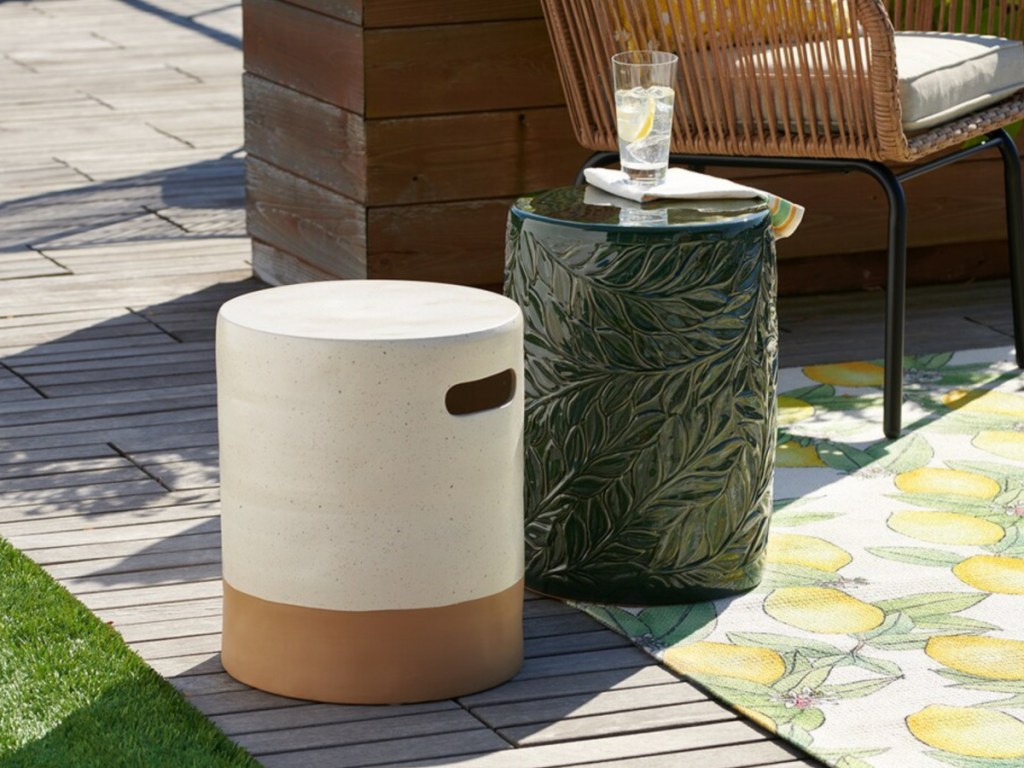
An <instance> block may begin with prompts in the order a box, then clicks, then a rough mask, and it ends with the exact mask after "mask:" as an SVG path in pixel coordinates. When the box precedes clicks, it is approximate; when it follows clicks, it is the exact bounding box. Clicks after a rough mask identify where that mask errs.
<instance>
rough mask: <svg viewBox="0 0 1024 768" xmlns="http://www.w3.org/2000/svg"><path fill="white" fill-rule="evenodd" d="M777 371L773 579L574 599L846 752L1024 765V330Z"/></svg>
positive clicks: (701, 678) (714, 690)
mask: <svg viewBox="0 0 1024 768" xmlns="http://www.w3.org/2000/svg"><path fill="white" fill-rule="evenodd" d="M906 365H907V373H906V381H907V384H906V392H905V396H906V403H905V405H904V411H903V414H904V416H903V421H904V424H905V428H904V433H903V436H902V437H901V438H900V439H898V440H895V441H890V440H886V439H884V438H883V436H882V430H881V420H882V392H881V384H882V369H881V367H880V366H879V365H877V364H873V363H854V364H844V365H820V366H810V367H807V368H803V369H799V370H797V369H794V370H785V371H782V372H781V373H780V376H779V392H780V395H779V401H778V402H779V429H778V450H777V469H776V474H775V486H774V489H775V506H774V515H773V518H772V523H771V534H770V538H769V545H768V549H767V555H766V557H767V565H766V569H765V576H764V579H763V581H762V583H761V585H760V586H759V587H757V588H756V589H755V590H753V591H751V592H748V593H746V594H743V595H741V596H739V597H734V598H730V599H725V600H716V601H710V602H705V603H695V604H690V605H678V606H659V607H652V608H643V609H641V608H631V607H623V606H618V607H609V606H598V605H579V607H581V608H582V609H584V610H586V611H587V612H588V613H590V614H592V615H593V616H595V617H596V618H598V619H599V620H600V621H602V622H603V623H605V624H606V625H608V626H610V627H612V628H613V629H616V630H618V631H620V632H622V633H623V634H625V635H627V636H629V637H630V638H631V639H632V640H633V642H634V643H636V644H637V645H638V646H640V647H641V648H643V649H645V650H646V651H648V652H650V653H651V654H653V655H654V656H656V657H657V658H658V659H660V660H661V661H662V662H663V663H664V664H666V665H667V666H668V667H670V668H671V669H673V670H675V671H677V672H679V673H680V674H682V675H684V676H685V677H687V678H689V679H691V680H693V681H694V682H696V683H697V684H699V685H701V686H702V687H703V688H705V689H706V690H708V691H709V692H710V693H711V694H712V695H714V696H716V697H718V698H719V699H721V700H722V701H724V702H726V703H727V704H729V705H730V706H732V707H734V708H735V709H736V710H738V711H739V712H741V713H743V714H744V715H746V716H747V717H750V718H752V719H753V720H754V721H756V722H757V723H759V724H760V725H762V726H763V727H765V728H768V729H769V730H771V731H773V732H775V733H778V734H779V735H780V736H782V737H784V738H785V739H787V740H789V741H791V742H792V743H794V744H796V745H797V746H799V747H801V748H802V749H803V750H805V751H806V752H808V753H809V754H811V755H813V756H815V757H816V758H818V759H819V760H821V761H823V762H824V763H826V764H828V765H832V766H837V767H838V768H867V767H868V766H870V767H872V768H886V767H889V766H895V767H897V768H910V767H915V768H916V767H917V766H928V765H935V766H941V765H945V766H959V767H960V768H1010V766H1024V376H1022V375H1021V372H1020V371H1019V370H1018V369H1017V367H1016V365H1015V364H1014V362H1013V355H1012V349H1010V350H1007V349H998V350H982V351H972V352H959V353H955V354H948V355H934V356H928V357H918V358H908V359H907V363H906Z"/></svg>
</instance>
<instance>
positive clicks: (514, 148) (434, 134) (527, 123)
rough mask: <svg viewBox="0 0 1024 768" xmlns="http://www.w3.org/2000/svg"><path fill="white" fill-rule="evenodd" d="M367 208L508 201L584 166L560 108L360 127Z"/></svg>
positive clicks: (582, 155) (379, 122) (562, 179)
mask: <svg viewBox="0 0 1024 768" xmlns="http://www.w3.org/2000/svg"><path fill="white" fill-rule="evenodd" d="M366 133H367V145H368V151H369V152H370V156H371V158H373V159H372V160H370V161H369V168H370V180H369V190H368V205H369V206H371V207H376V206H382V205H404V204H415V203H436V202H442V201H446V200H474V199H486V198H495V197H511V196H515V195H520V194H523V193H525V192H527V191H529V190H533V189H541V188H544V187H550V186H560V185H562V184H566V183H570V180H571V179H572V177H573V176H574V175H575V173H576V169H577V168H578V167H579V165H580V163H582V162H583V160H584V159H585V158H586V154H587V153H586V152H585V150H582V149H581V148H580V147H579V146H578V145H577V144H576V142H575V140H574V139H573V137H572V132H571V130H570V128H569V124H568V120H567V116H566V111H565V108H564V107H546V108H537V109H523V110H514V111H499V112H474V113H468V114H460V115H443V116H437V117H419V118H409V119H405V120H375V121H372V122H369V123H367V125H366Z"/></svg>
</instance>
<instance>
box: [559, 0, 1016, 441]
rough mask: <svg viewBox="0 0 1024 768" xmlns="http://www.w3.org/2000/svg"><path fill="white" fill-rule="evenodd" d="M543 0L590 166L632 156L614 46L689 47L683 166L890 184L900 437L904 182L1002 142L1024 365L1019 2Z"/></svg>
mask: <svg viewBox="0 0 1024 768" xmlns="http://www.w3.org/2000/svg"><path fill="white" fill-rule="evenodd" d="M541 2H542V6H543V9H544V14H545V17H546V20H547V25H548V31H549V33H550V36H551V41H552V44H553V47H554V51H555V56H556V59H557V62H558V68H559V73H560V76H561V79H562V86H563V88H564V90H565V95H566V100H567V103H568V107H569V114H570V117H571V120H572V124H573V128H574V130H575V133H576V137H577V140H578V141H579V142H580V144H581V145H583V146H584V147H586V148H589V149H592V150H594V151H595V154H594V155H592V156H591V158H590V159H589V160H588V161H587V163H586V165H585V167H589V166H593V165H603V164H608V163H610V162H613V161H615V159H616V158H617V154H616V148H617V143H616V134H615V108H614V100H613V93H612V87H611V83H610V72H609V59H610V57H611V55H612V54H613V53H615V52H616V51H619V50H626V49H630V48H652V49H657V50H665V51H673V52H675V53H677V54H678V55H679V58H680V76H679V87H678V89H677V100H676V111H675V119H674V125H673V141H672V152H673V162H674V163H685V164H688V165H692V166H696V167H702V166H716V165H717V166H752V167H769V168H810V169H831V170H841V171H851V170H857V171H863V172H866V173H868V174H870V175H872V176H873V177H874V178H876V179H877V180H878V181H879V182H880V183H881V184H882V186H883V187H884V189H885V192H886V195H887V198H888V202H889V224H888V259H889V261H888V274H887V286H886V310H885V326H886V330H885V381H884V388H885V413H884V423H883V428H884V431H885V434H886V436H887V437H897V436H898V435H899V434H900V431H901V414H902V408H901V405H902V399H903V365H902V362H903V346H904V308H905V292H906V289H905V283H906V250H907V212H906V203H905V200H904V195H903V189H902V186H901V182H903V181H906V180H907V179H910V178H912V177H914V176H918V175H920V174H922V173H925V172H926V171H929V170H932V169H934V168H938V167H941V166H943V165H947V164H949V163H951V162H954V161H955V160H959V159H961V158H964V157H967V156H969V155H973V154H974V153H976V152H979V151H983V150H987V149H990V148H997V149H998V150H999V151H1000V153H1001V155H1002V159H1003V164H1004V192H1005V201H1006V213H1007V238H1008V242H1009V250H1010V265H1011V270H1010V272H1011V291H1012V304H1013V330H1014V339H1015V344H1016V354H1017V362H1018V364H1019V365H1021V366H1022V367H1024V294H1022V290H1024V287H1022V286H1024V224H1022V204H1021V166H1020V158H1019V156H1018V153H1017V149H1016V147H1015V146H1014V143H1013V140H1012V139H1011V138H1010V137H1009V136H1008V134H1007V133H1006V132H1005V131H1004V130H1003V128H1004V127H1005V126H1007V125H1008V124H1010V123H1013V122H1015V121H1018V120H1021V119H1022V118H1024V91H1021V90H1020V89H1021V88H1022V87H1024V52H1022V51H1024V47H1022V46H1021V44H1020V41H1021V38H1022V36H1024V8H1022V6H1021V4H1020V2H1019V0H978V3H977V4H976V5H973V6H972V5H971V0H888V5H887V4H886V3H883V2H882V1H881V0H541ZM896 30H901V31H899V32H897V31H896ZM982 35H985V36H989V35H991V36H997V37H1001V38H1008V40H1002V41H1000V40H998V39H995V38H993V37H981V36H982ZM964 46H967V47H966V48H965V47H964ZM950 72H953V73H956V76H952V80H951V79H949V78H950V77H951V75H950V74H949V73H950ZM944 78H945V79H944ZM972 140H973V141H972ZM581 179H582V169H581V171H580V177H579V178H578V179H577V181H580V180H581Z"/></svg>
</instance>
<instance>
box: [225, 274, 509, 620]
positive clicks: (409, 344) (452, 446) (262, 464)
mask: <svg viewBox="0 0 1024 768" xmlns="http://www.w3.org/2000/svg"><path fill="white" fill-rule="evenodd" d="M509 369H511V370H512V371H513V373H514V375H515V380H516V381H517V382H519V384H518V385H517V386H516V388H515V392H514V395H512V400H511V401H510V402H508V403H507V404H506V405H504V406H502V407H499V408H493V409H490V410H486V411H482V412H477V413H472V414H469V415H461V416H453V415H452V414H451V413H449V412H448V410H446V407H445V395H446V392H447V391H448V390H449V388H451V387H452V386H453V385H456V384H459V383H462V382H467V381H474V380H478V379H482V378H485V377H488V376H492V375H494V374H497V373H500V372H502V371H506V370H509ZM217 376H218V398H219V420H220V438H221V482H222V500H223V501H222V509H223V511H222V529H223V534H222V536H223V562H224V578H225V580H226V581H227V582H229V583H230V584H231V585H232V586H233V588H234V589H236V590H239V591H241V592H244V593H246V594H248V595H252V596H255V597H258V598H261V599H263V600H270V601H276V602H280V603H287V604H290V605H300V606H306V607H311V608H323V609H329V610H343V611H358V610H384V609H414V608H428V607H436V606H443V605H449V604H453V603H458V602H462V601H467V600H473V599H477V598H481V597H484V596H488V595H493V594H495V593H498V592H501V591H503V590H507V589H508V588H509V587H511V586H512V585H514V584H515V583H516V582H517V581H519V580H520V579H521V578H522V574H523V549H522V539H523V537H522V526H523V519H522V487H523V478H522V441H521V436H522V418H523V417H522V408H523V399H522V397H523V395H522V389H523V388H522V384H521V382H522V320H521V315H520V311H519V308H518V307H517V306H516V304H515V303H514V302H512V301H510V300H508V299H506V298H504V297H502V296H499V295H496V294H493V293H489V292H486V291H481V290H476V289H472V288H465V287H461V286H453V285H440V284H432V283H422V282H415V283H414V282H404V281H370V280H359V281H341V282H326V283H309V284H302V285H293V286H286V287H281V288H272V289H268V290H265V291H261V292H257V293H254V294H249V295H247V296H243V297H240V298H237V299H233V300H232V301H230V302H228V303H227V304H225V305H224V307H223V308H222V309H221V312H220V316H219V318H218V325H217Z"/></svg>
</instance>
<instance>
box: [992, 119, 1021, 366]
mask: <svg viewBox="0 0 1024 768" xmlns="http://www.w3.org/2000/svg"><path fill="white" fill-rule="evenodd" d="M990 136H991V138H992V139H993V140H994V141H995V142H996V144H997V145H998V147H999V152H1000V154H1001V155H1002V157H1003V185H1004V190H1005V197H1006V242H1007V246H1008V247H1009V251H1010V298H1011V306H1012V308H1013V310H1012V311H1013V343H1014V348H1015V349H1016V351H1017V367H1019V368H1024V293H1022V291H1024V218H1022V217H1024V207H1022V197H1024V195H1022V194H1021V175H1020V174H1021V171H1020V154H1019V153H1018V152H1017V147H1016V145H1015V144H1014V143H1013V139H1012V138H1011V137H1010V135H1009V134H1008V133H1007V132H1006V131H1004V130H1002V129H999V130H998V131H994V132H993V133H991V134H990Z"/></svg>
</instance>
